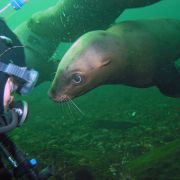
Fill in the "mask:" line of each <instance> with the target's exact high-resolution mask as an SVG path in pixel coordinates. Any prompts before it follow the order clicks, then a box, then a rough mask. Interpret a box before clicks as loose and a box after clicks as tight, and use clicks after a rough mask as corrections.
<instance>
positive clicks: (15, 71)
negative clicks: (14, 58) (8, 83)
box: [0, 62, 39, 95]
mask: <svg viewBox="0 0 180 180" xmlns="http://www.w3.org/2000/svg"><path fill="white" fill-rule="evenodd" d="M0 71H1V72H4V73H6V74H9V75H13V76H15V77H18V78H20V79H22V80H24V81H25V83H24V84H23V86H22V87H21V89H20V90H19V93H21V94H22V95H23V94H27V93H28V92H30V91H31V90H32V88H33V87H34V86H35V84H36V82H37V80H38V76H39V74H38V72H37V71H35V70H34V69H30V70H28V69H27V67H20V66H17V65H15V64H12V63H9V64H5V63H3V62H0Z"/></svg>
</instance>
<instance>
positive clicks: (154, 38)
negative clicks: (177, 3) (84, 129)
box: [49, 19, 180, 102]
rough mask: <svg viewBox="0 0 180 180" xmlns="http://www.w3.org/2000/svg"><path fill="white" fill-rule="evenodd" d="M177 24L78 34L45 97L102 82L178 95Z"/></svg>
mask: <svg viewBox="0 0 180 180" xmlns="http://www.w3.org/2000/svg"><path fill="white" fill-rule="evenodd" d="M179 57H180V21H179V20H173V19H159V20H139V21H125V22H122V23H120V24H117V25H114V26H112V27H110V28H109V29H107V31H102V30H99V31H92V32H88V33H86V34H84V35H83V36H81V37H80V38H79V39H78V40H77V41H76V42H75V43H74V44H73V45H72V47H71V48H70V49H69V50H68V51H67V53H66V54H65V55H64V57H63V58H62V60H61V62H60V63H59V66H58V69H57V72H56V75H55V78H54V80H53V82H52V86H51V88H50V90H49V96H50V97H51V98H52V99H53V100H54V101H57V102H62V101H67V100H69V99H72V98H74V97H77V96H80V95H82V94H84V93H86V92H88V91H90V90H91V89H93V88H95V87H97V86H100V85H103V84H124V85H128V86H133V87H139V88H146V87H151V86H157V87H158V88H159V90H160V91H161V92H162V93H164V94H165V95H167V96H171V97H180V74H178V71H177V69H176V67H175V64H174V63H175V61H176V60H177V59H178V58H179Z"/></svg>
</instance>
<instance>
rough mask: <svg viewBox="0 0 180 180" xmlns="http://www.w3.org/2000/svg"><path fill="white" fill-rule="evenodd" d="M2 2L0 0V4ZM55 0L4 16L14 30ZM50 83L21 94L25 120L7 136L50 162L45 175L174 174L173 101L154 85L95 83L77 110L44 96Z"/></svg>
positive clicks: (177, 5) (167, 2)
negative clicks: (51, 172) (50, 168)
mask: <svg viewBox="0 0 180 180" xmlns="http://www.w3.org/2000/svg"><path fill="white" fill-rule="evenodd" d="M7 2H8V1H5V0H1V1H0V7H3V6H4V5H5V4H6V3H7ZM56 2H58V0H29V3H27V4H26V5H25V6H24V7H23V8H22V9H21V10H20V11H17V12H14V10H12V9H8V10H7V11H6V12H5V13H4V14H3V16H4V17H5V19H6V21H7V23H8V25H9V26H10V27H11V28H12V29H15V28H16V27H17V26H18V25H19V24H21V23H22V22H23V21H26V20H27V19H28V18H30V17H31V15H32V14H33V13H35V12H38V11H40V10H44V9H47V8H48V7H50V6H52V5H55V4H56ZM179 12H180V1H179V0H163V1H162V2H160V3H157V4H154V5H151V6H148V7H145V8H138V9H131V10H126V11H125V12H123V13H122V14H121V15H120V16H119V17H118V18H117V19H116V22H120V21H122V20H127V19H142V18H143V19H145V18H161V17H167V18H176V19H180V13H179ZM62 51H65V50H64V49H62ZM49 86H50V82H44V83H42V84H40V85H39V86H38V87H36V88H35V89H34V90H33V92H32V93H31V94H30V95H29V96H27V97H23V98H22V99H25V100H26V101H27V102H28V104H29V111H30V112H29V118H28V121H27V123H25V124H24V125H23V126H22V127H21V128H17V129H16V130H14V131H13V132H12V133H11V137H12V138H13V139H14V140H15V142H16V143H17V144H18V145H19V146H20V147H21V148H22V149H23V150H24V151H25V152H27V153H28V156H29V157H36V158H37V159H38V162H39V167H40V168H42V167H45V166H48V165H52V166H53V169H54V173H55V175H54V177H52V178H51V179H57V180H60V176H62V179H63V180H71V179H74V178H73V177H74V174H75V173H76V172H77V171H78V170H80V169H84V168H85V169H88V171H90V172H91V173H92V175H93V177H94V179H96V180H121V179H122V180H124V179H131V180H134V179H137V180H139V179H144V180H146V179H153V180H158V179H161V180H167V179H169V180H173V179H180V173H179V172H180V159H179V153H180V149H179V145H180V142H179V140H180V133H179V132H180V100H179V99H178V98H170V97H167V96H164V95H162V94H161V93H160V92H159V91H158V89H157V88H155V87H152V88H147V89H137V88H132V87H127V86H123V85H108V86H101V87H99V88H96V89H94V90H92V91H91V92H89V93H88V94H85V95H83V96H81V97H79V98H76V99H75V100H74V102H75V103H76V104H77V105H78V107H79V108H80V109H81V110H82V111H83V113H84V114H85V115H82V113H80V112H79V111H78V110H77V109H76V108H74V106H72V104H70V103H69V104H61V105H60V104H56V103H53V102H52V101H51V100H50V99H49V98H48V96H47V90H48V88H49ZM17 98H21V97H17ZM136 165H137V166H136ZM79 179H80V178H79ZM86 179H87V180H88V178H86ZM83 180H85V179H83Z"/></svg>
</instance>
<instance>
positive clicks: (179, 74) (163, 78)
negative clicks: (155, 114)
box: [156, 63, 180, 97]
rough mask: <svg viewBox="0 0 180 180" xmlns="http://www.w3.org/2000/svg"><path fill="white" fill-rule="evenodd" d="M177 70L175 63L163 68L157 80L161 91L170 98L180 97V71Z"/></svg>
mask: <svg viewBox="0 0 180 180" xmlns="http://www.w3.org/2000/svg"><path fill="white" fill-rule="evenodd" d="M177 68H178V67H177ZM177 68H176V67H175V64H174V63H172V64H168V65H166V66H165V67H162V68H161V69H160V71H159V73H158V76H157V79H156V86H157V87H158V88H159V90H160V91H161V92H162V93H163V94H165V95H167V96H170V97H180V69H179V68H178V69H177Z"/></svg>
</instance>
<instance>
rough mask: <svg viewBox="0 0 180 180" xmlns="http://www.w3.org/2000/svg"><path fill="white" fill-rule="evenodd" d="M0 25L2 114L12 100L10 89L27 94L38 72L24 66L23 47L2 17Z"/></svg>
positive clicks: (0, 102)
mask: <svg viewBox="0 0 180 180" xmlns="http://www.w3.org/2000/svg"><path fill="white" fill-rule="evenodd" d="M0 27H1V29H0V114H3V113H4V111H5V109H6V108H7V106H8V104H9V103H10V102H11V101H12V98H11V96H10V94H11V93H12V91H15V92H17V93H19V94H21V95H24V94H27V93H28V92H29V91H30V90H31V89H32V88H33V87H34V85H35V83H36V81H37V78H38V72H37V71H35V70H33V69H31V70H29V69H28V68H27V67H26V64H25V55H24V48H23V46H22V44H21V43H20V41H19V40H18V38H17V36H16V35H15V34H14V33H13V32H12V31H11V30H10V29H9V28H8V27H7V25H6V23H5V22H4V21H3V20H2V19H0Z"/></svg>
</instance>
